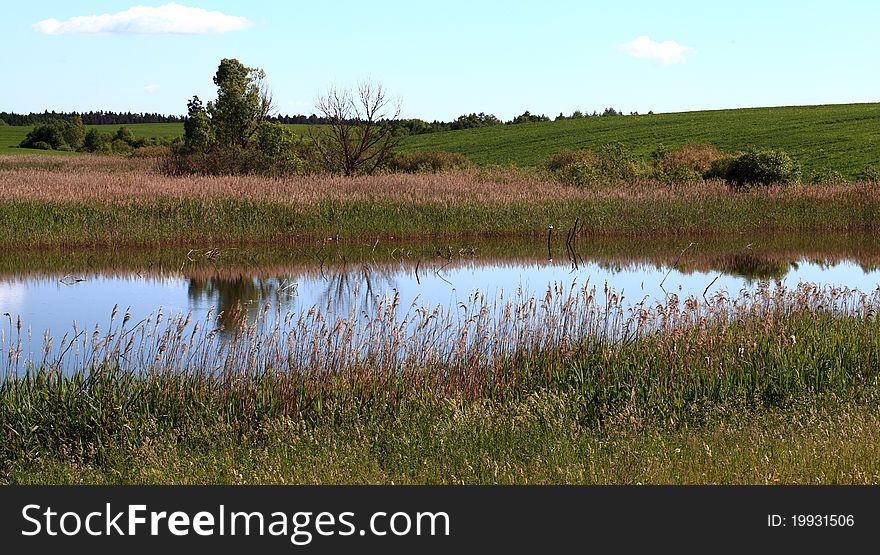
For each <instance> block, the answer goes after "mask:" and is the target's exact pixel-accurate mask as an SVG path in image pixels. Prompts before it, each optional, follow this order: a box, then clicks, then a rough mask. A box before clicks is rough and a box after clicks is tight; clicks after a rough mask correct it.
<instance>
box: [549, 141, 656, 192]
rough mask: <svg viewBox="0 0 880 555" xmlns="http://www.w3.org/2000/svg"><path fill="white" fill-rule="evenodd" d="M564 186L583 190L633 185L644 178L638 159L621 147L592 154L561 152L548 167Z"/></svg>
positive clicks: (551, 158)
mask: <svg viewBox="0 0 880 555" xmlns="http://www.w3.org/2000/svg"><path fill="white" fill-rule="evenodd" d="M545 167H546V168H547V169H548V170H550V171H551V172H552V173H553V174H554V175H555V176H556V178H557V179H559V180H560V181H562V182H563V183H568V184H570V185H577V186H579V187H584V186H588V185H597V184H600V183H619V182H633V181H635V180H637V179H639V178H641V177H644V176H645V171H644V168H643V166H642V164H640V163H639V162H638V160H636V158H635V157H634V156H633V155H632V154H631V153H630V152H629V151H628V150H627V149H626V147H625V146H624V145H622V144H620V143H616V144H612V145H607V146H605V147H604V148H603V149H602V150H601V151H600V152H599V154H596V153H594V152H593V151H591V150H586V149H585V150H567V149H566V150H561V151H559V152H557V153H556V154H553V155H552V156H550V158H549V159H548V160H547V162H546V163H545Z"/></svg>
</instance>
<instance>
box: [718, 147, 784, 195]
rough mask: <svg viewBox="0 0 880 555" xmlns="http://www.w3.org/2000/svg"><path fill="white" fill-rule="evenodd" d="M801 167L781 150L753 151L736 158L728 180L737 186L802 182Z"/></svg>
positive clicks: (730, 168) (727, 177)
mask: <svg viewBox="0 0 880 555" xmlns="http://www.w3.org/2000/svg"><path fill="white" fill-rule="evenodd" d="M800 173H801V170H800V165H799V164H798V163H797V162H796V161H794V160H793V159H792V158H791V157H790V156H789V155H788V154H786V153H785V152H783V151H781V150H773V149H760V150H756V149H752V150H749V151H748V152H746V153H744V154H740V155H739V156H737V157H736V158H734V159H733V160H732V161H731V162H730V165H729V166H728V168H727V175H726V180H727V182H728V183H730V184H732V185H736V186H743V185H770V184H771V183H775V184H780V185H785V184H789V183H797V182H798V181H799V180H800Z"/></svg>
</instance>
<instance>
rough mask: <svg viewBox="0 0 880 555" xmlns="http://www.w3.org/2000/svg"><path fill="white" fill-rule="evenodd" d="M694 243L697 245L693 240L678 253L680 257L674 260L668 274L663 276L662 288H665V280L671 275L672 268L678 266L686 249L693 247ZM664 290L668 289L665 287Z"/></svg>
mask: <svg viewBox="0 0 880 555" xmlns="http://www.w3.org/2000/svg"><path fill="white" fill-rule="evenodd" d="M694 245H696V243H694V242H693V241H691V242H690V244H689V245H688V246H686V247H685V248H684V249H682V251H681V252H680V253H678V258H676V259H675V262H673V263H672V266H670V267H669V270H668V271H667V272H666V275H665V276H663V281H661V282H660V289H663V282H665V281H666V278H668V277H669V274H670V272H672V269H673V268H675V267H676V266H678V262H679V261H680V260H681V257H682V255H684V251H686V250H688V249H689V248H691V247H693V246H694ZM663 290H664V291H666V290H665V289H663Z"/></svg>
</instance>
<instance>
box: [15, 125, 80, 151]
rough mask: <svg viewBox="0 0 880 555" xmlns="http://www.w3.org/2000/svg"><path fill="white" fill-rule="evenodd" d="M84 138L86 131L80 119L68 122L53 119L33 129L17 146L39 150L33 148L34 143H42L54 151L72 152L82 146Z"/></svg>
mask: <svg viewBox="0 0 880 555" xmlns="http://www.w3.org/2000/svg"><path fill="white" fill-rule="evenodd" d="M85 136H86V129H85V126H84V125H83V122H82V119H81V118H79V117H74V118H72V119H71V120H70V121H65V120H62V119H55V118H53V119H49V120H47V121H46V122H45V123H42V124H40V125H37V126H36V127H34V128H33V129H32V130H31V131H30V133H28V134H27V136H26V137H25V138H24V140H22V141H21V143H20V144H19V146H20V147H22V148H39V147H37V146H35V145H36V143H44V144H47V145H49V147H50V148H52V149H55V150H74V149H78V148H80V147H81V146H82V145H83V140H84V139H85ZM40 146H41V147H42V145H40Z"/></svg>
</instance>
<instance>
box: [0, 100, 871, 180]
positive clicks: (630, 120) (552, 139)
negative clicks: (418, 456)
mask: <svg viewBox="0 0 880 555" xmlns="http://www.w3.org/2000/svg"><path fill="white" fill-rule="evenodd" d="M94 127H97V128H99V129H101V130H102V131H105V132H110V133H113V132H115V131H116V129H118V128H119V126H118V125H103V126H94ZM126 127H128V128H129V129H131V130H132V132H133V133H134V134H135V135H136V136H143V137H170V136H179V135H182V134H183V124H180V123H161V124H134V125H127V126H126ZM290 127H291V128H293V129H294V130H295V131H296V132H297V133H299V134H300V135H303V134H305V129H306V127H307V126H303V125H292V126H290ZM30 129H31V128H30V127H13V126H0V154H15V153H26V152H40V153H46V151H39V150H24V149H19V148H16V146H17V145H18V143H19V142H21V140H22V139H23V138H24V137H25V135H26V134H27V133H28V131H29V130H30ZM617 142H620V143H623V144H624V145H626V146H627V147H628V148H629V149H630V150H632V151H633V152H634V153H635V154H637V155H641V156H648V155H649V154H650V153H651V152H652V151H653V150H654V149H656V148H657V147H658V146H660V145H661V144H662V145H664V146H667V147H670V148H674V147H677V146H680V145H683V144H686V143H689V142H696V143H711V144H713V145H715V146H716V147H718V148H719V149H721V150H724V151H736V150H744V149H746V148H748V147H750V146H755V147H773V148H781V149H783V150H785V151H787V152H788V153H789V154H791V155H792V156H794V157H795V158H796V159H797V160H798V161H800V162H801V164H802V166H803V169H804V170H805V172H813V171H816V170H836V171H839V172H841V173H843V174H844V175H846V176H849V177H855V176H857V175H858V174H859V173H860V172H861V171H862V170H863V169H864V168H865V166H867V165H869V164H878V163H880V104H835V105H822V106H789V107H779V108H744V109H737V110H713V111H705V112H681V113H675V114H652V115H641V116H617V117H594V118H586V119H580V120H563V121H553V122H546V123H527V124H519V125H500V126H495V127H486V128H482V129H466V130H462V131H446V132H441V133H432V134H427V135H416V136H412V137H407V139H406V140H405V141H404V143H403V145H402V147H401V148H402V150H404V151H416V150H441V151H451V152H461V153H463V154H465V155H467V156H468V157H469V158H470V159H471V160H473V161H474V162H476V163H477V164H479V165H492V164H516V165H520V166H538V165H541V164H542V163H543V162H544V161H545V160H546V159H547V157H548V156H550V155H551V154H553V153H554V152H557V151H559V150H561V149H563V148H591V149H599V148H601V147H602V146H604V145H606V144H610V143H617Z"/></svg>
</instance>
